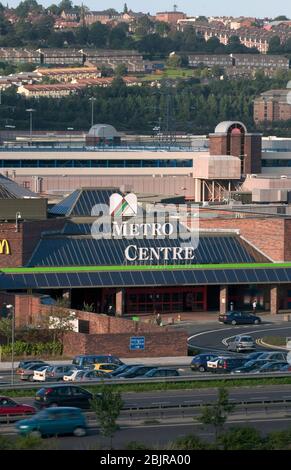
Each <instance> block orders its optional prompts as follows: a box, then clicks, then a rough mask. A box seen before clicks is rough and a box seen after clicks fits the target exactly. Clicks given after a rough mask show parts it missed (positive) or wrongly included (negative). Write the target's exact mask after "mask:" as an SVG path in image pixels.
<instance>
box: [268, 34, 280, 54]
mask: <svg viewBox="0 0 291 470" xmlns="http://www.w3.org/2000/svg"><path fill="white" fill-rule="evenodd" d="M278 52H282V47H281V39H280V38H279V36H273V37H272V38H271V39H270V41H269V49H268V54H276V53H278Z"/></svg>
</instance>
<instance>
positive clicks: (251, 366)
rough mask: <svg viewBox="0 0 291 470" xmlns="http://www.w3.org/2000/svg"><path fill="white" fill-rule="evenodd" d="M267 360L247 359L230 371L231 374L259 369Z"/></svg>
mask: <svg viewBox="0 0 291 470" xmlns="http://www.w3.org/2000/svg"><path fill="white" fill-rule="evenodd" d="M268 363H269V362H268V361H266V360H265V359H254V360H251V361H247V362H246V363H245V364H244V365H243V366H242V367H238V368H237V369H234V370H232V371H231V373H232V374H247V373H248V372H253V371H254V370H257V369H260V367H262V366H263V365H265V364H268Z"/></svg>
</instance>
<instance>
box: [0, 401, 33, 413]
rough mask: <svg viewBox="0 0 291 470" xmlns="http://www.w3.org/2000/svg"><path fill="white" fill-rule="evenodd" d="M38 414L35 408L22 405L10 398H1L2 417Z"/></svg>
mask: <svg viewBox="0 0 291 470" xmlns="http://www.w3.org/2000/svg"><path fill="white" fill-rule="evenodd" d="M35 412H36V409H35V408H34V406H30V405H22V404H20V403H17V402H16V401H14V400H13V399H12V398H10V397H0V416H3V415H4V416H7V415H9V416H10V415H23V414H25V415H26V414H33V413H35Z"/></svg>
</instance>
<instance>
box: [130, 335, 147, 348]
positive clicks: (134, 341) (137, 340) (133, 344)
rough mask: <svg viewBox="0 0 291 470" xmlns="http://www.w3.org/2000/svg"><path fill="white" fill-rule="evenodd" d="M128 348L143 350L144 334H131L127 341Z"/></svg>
mask: <svg viewBox="0 0 291 470" xmlns="http://www.w3.org/2000/svg"><path fill="white" fill-rule="evenodd" d="M129 349H130V350H131V351H137V350H141V351H143V350H144V349H145V337H144V336H131V338H130V342H129Z"/></svg>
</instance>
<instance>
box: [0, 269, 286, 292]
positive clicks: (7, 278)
mask: <svg viewBox="0 0 291 470" xmlns="http://www.w3.org/2000/svg"><path fill="white" fill-rule="evenodd" d="M278 282H280V283H290V282H291V268H282V267H279V268H276V267H274V268H253V269H251V268H250V269H239V268H238V269H225V268H224V269H192V270H190V269H184V270H183V269H182V268H181V269H176V270H158V271H100V272H96V271H94V272H90V271H88V272H76V273H72V272H68V273H31V274H4V273H0V289H3V290H4V289H5V290H15V289H34V288H35V289H48V288H78V287H133V286H138V287H146V286H181V285H189V286H194V285H205V284H207V285H240V284H278Z"/></svg>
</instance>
